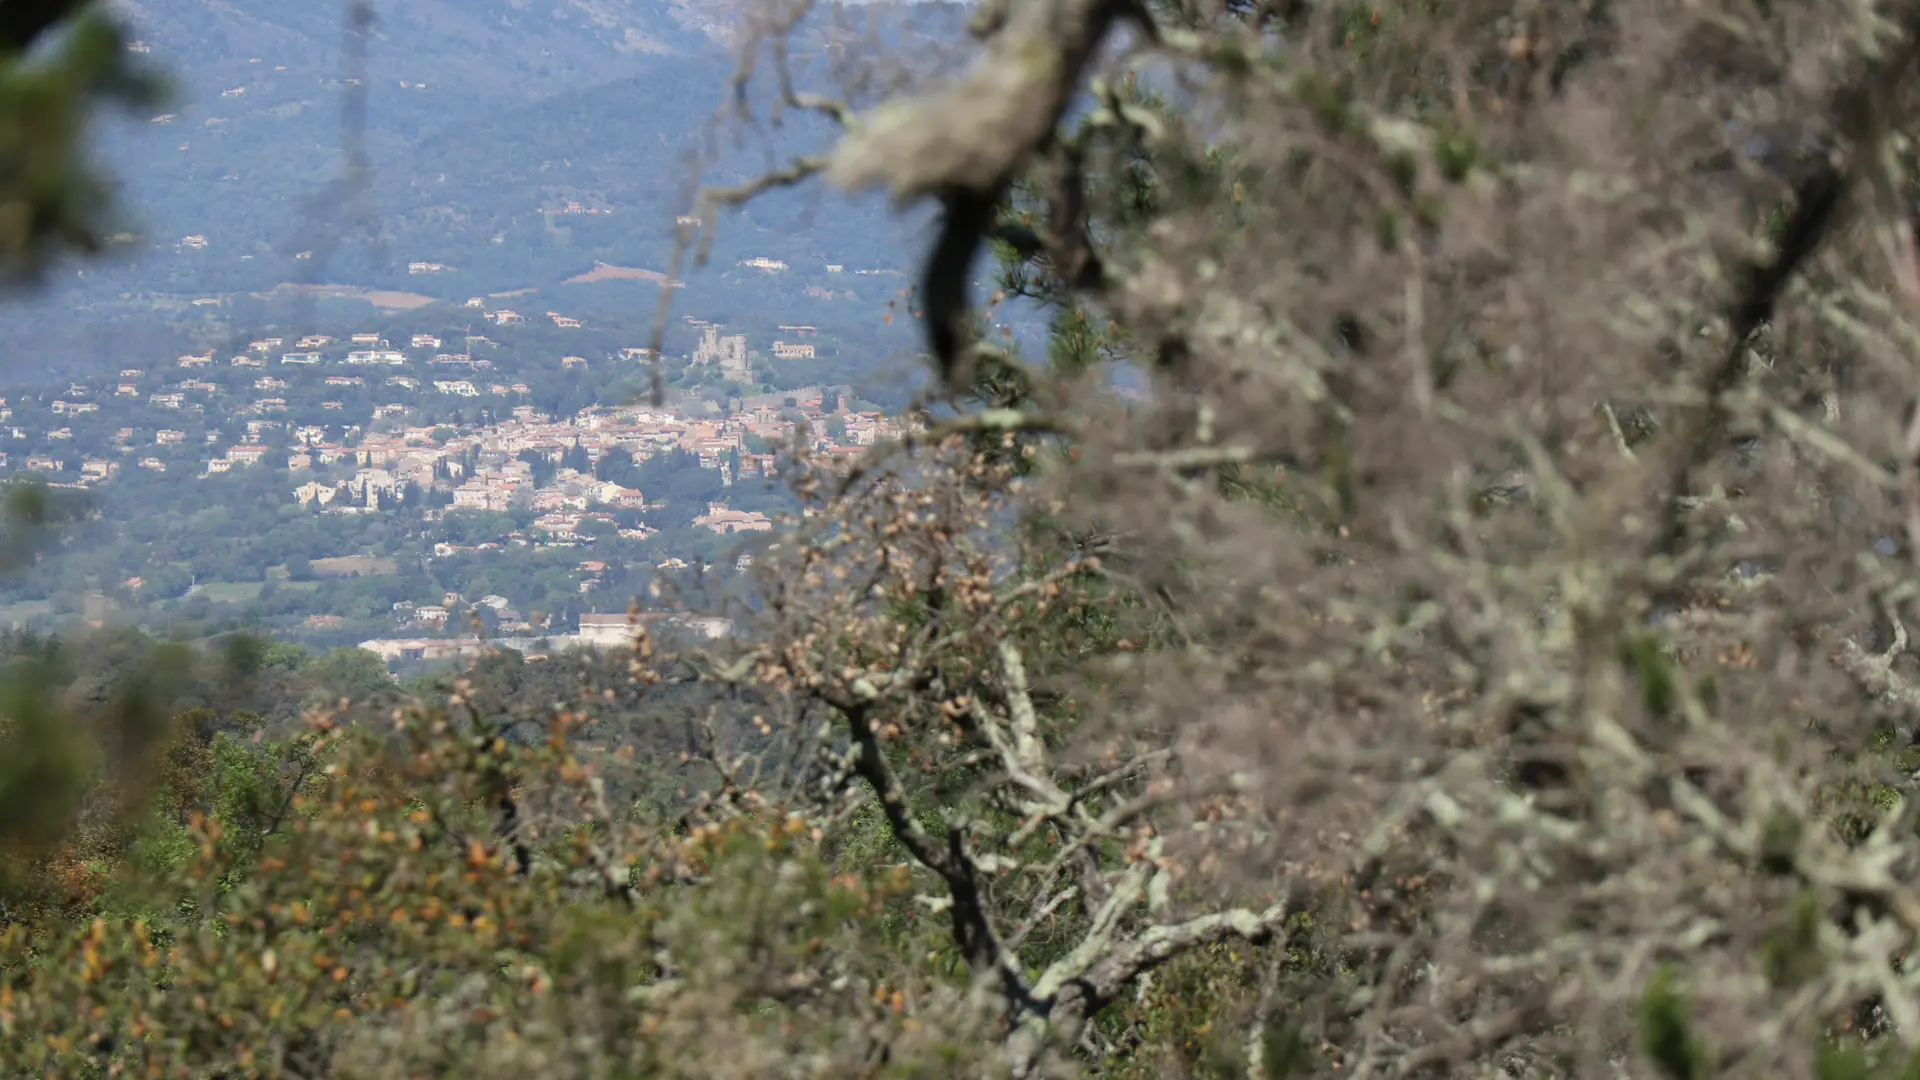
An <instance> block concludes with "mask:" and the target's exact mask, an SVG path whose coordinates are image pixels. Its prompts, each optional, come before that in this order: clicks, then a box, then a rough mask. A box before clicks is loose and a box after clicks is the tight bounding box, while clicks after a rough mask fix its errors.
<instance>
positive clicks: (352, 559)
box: [313, 555, 400, 577]
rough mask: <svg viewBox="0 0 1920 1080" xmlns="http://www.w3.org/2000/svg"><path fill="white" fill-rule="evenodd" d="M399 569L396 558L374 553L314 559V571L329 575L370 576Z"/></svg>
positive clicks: (390, 572) (395, 571)
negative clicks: (379, 555) (382, 556)
mask: <svg viewBox="0 0 1920 1080" xmlns="http://www.w3.org/2000/svg"><path fill="white" fill-rule="evenodd" d="M399 571H400V564H399V563H397V562H395V561H394V560H392V559H382V558H378V557H375V556H372V555H339V556H335V557H334V558H331V559H315V560H313V572H314V573H316V574H323V575H325V576H327V577H347V576H348V575H351V574H359V575H360V576H361V577H369V576H372V575H374V574H394V573H398V572H399Z"/></svg>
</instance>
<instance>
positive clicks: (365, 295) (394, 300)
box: [254, 284, 437, 311]
mask: <svg viewBox="0 0 1920 1080" xmlns="http://www.w3.org/2000/svg"><path fill="white" fill-rule="evenodd" d="M301 294H306V295H309V296H324V297H327V298H329V299H334V300H365V301H366V302H367V303H369V304H372V305H373V306H374V307H377V308H383V309H386V310H388V311H412V310H413V309H414V308H422V307H426V306H427V305H428V304H432V303H437V301H435V300H434V298H433V297H431V296H422V295H421V294H419V293H413V292H398V291H395V290H392V289H363V288H360V287H359V286H358V285H292V284H287V285H276V286H274V287H273V288H272V289H270V290H268V291H267V292H263V293H255V294H254V296H255V297H256V298H258V299H261V300H273V299H278V298H279V297H281V296H284V295H293V296H298V295H301Z"/></svg>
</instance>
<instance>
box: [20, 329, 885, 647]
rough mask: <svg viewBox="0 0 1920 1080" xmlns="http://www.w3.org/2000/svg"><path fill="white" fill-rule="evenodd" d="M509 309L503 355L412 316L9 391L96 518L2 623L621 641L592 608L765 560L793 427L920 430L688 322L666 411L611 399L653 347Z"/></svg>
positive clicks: (474, 336)
mask: <svg viewBox="0 0 1920 1080" xmlns="http://www.w3.org/2000/svg"><path fill="white" fill-rule="evenodd" d="M484 314H485V316H486V318H487V323H488V324H490V325H488V326H485V327H479V328H476V329H486V330H488V331H489V332H490V333H493V334H497V335H503V337H502V340H499V341H496V340H494V339H493V338H490V337H488V336H486V335H485V334H480V333H476V332H474V331H473V330H466V331H464V332H462V333H461V334H459V335H458V336H457V337H452V338H450V337H449V336H448V335H447V334H446V333H445V332H440V333H435V332H431V331H421V330H416V329H414V328H413V327H414V326H417V325H419V324H420V323H421V322H422V321H423V320H424V316H422V317H415V318H412V319H401V318H396V319H394V320H393V321H394V322H395V323H396V324H397V325H394V326H391V327H389V328H387V329H385V330H373V329H367V328H365V326H364V324H363V325H362V326H360V327H341V328H340V332H338V333H335V334H326V333H310V334H301V335H291V336H267V337H261V338H258V339H255V340H252V341H248V342H244V343H239V344H238V345H237V346H236V347H230V348H228V349H217V348H202V349H198V350H195V351H192V352H188V353H185V354H181V355H178V356H176V357H173V358H172V359H171V360H168V361H165V362H161V363H157V364H152V365H150V366H141V367H128V368H123V369H120V370H119V371H118V372H117V373H104V374H101V375H98V376H90V377H84V378H80V379H76V380H71V381H67V380H63V383H64V385H62V386H59V387H56V388H54V389H51V390H48V391H47V392H44V393H40V394H33V393H27V394H16V395H14V396H13V398H12V400H6V401H0V466H4V467H6V468H7V469H8V470H9V471H10V472H11V473H12V474H13V475H14V476H15V478H16V479H18V478H32V479H35V480H37V481H39V482H42V483H45V484H46V485H47V486H48V487H49V488H51V489H53V490H55V491H60V490H68V491H73V492H75V493H77V494H79V495H80V497H82V498H84V499H86V500H88V501H89V502H90V503H91V504H92V505H94V506H95V507H96V508H97V509H98V512H97V515H96V517H97V521H96V524H95V525H94V526H93V528H92V530H91V532H89V533H88V534H86V535H85V536H82V537H80V538H79V539H77V540H73V541H70V542H68V543H67V545H66V546H65V547H64V548H63V549H62V550H61V551H59V552H58V553H56V554H55V555H54V556H51V557H50V560H51V561H49V562H46V563H43V568H42V569H43V573H40V574H36V575H32V576H31V580H21V581H16V582H9V583H7V588H9V589H11V590H12V591H11V592H10V593H6V594H0V624H11V625H16V626H20V625H57V622H58V618H59V617H60V616H66V617H68V618H82V619H84V620H85V621H87V622H92V623H98V622H101V621H102V620H108V619H111V618H115V617H118V618H121V619H127V620H137V621H139V622H140V624H141V625H148V626H153V625H175V624H177V622H178V621H179V620H181V619H186V620H189V621H191V622H193V624H194V625H195V626H196V627H200V628H202V629H204V628H205V626H204V625H203V624H207V625H211V624H212V623H218V622H219V620H222V619H225V620H229V621H232V620H238V621H242V622H252V623H257V624H260V625H263V626H267V627H270V628H272V629H274V630H275V631H276V632H283V633H297V634H298V635H303V636H306V637H309V638H314V639H318V642H319V643H321V644H333V643H341V642H342V639H348V638H350V639H353V640H354V641H355V643H363V642H364V643H366V644H367V646H368V647H369V648H371V649H372V650H373V651H377V652H380V653H382V654H383V655H387V656H389V657H390V658H397V659H407V658H415V657H421V656H428V657H434V656H438V655H439V654H441V653H443V652H445V650H446V649H448V648H454V649H456V650H457V649H459V648H462V647H464V646H461V645H456V644H454V643H453V642H454V640H455V639H462V638H466V637H470V636H472V635H473V634H474V623H475V622H476V620H477V621H479V622H481V623H483V624H484V628H485V631H486V633H487V634H488V635H493V636H501V635H514V634H521V635H528V634H539V635H541V636H543V637H546V636H553V637H559V636H561V635H571V634H575V633H581V634H583V635H584V637H583V638H582V643H591V642H592V640H594V639H595V635H596V634H597V635H598V636H599V637H605V636H607V635H608V634H610V633H616V632H618V631H617V630H616V629H613V628H612V624H611V623H608V624H607V625H602V626H599V627H598V629H593V628H592V627H590V625H589V624H592V623H593V622H594V616H596V615H597V614H600V613H597V612H595V611H594V610H593V609H594V608H595V607H597V606H601V605H605V606H607V607H609V608H612V607H616V606H617V607H618V608H619V609H620V610H621V611H624V607H625V601H626V599H627V598H629V597H631V596H633V595H635V594H636V591H637V590H638V589H640V588H643V587H644V585H645V583H646V582H647V581H648V580H650V579H651V578H652V577H653V576H654V575H655V574H657V573H659V572H662V571H675V570H681V569H687V568H690V567H691V568H694V569H699V568H701V567H709V566H710V567H713V568H715V569H718V570H723V571H736V570H739V569H743V568H744V567H745V566H746V565H747V562H748V558H747V556H744V555H741V554H739V551H741V550H744V549H745V548H750V547H752V546H753V545H754V544H755V543H765V542H768V541H769V540H770V539H771V538H770V537H768V538H765V539H760V540H757V541H756V540H755V534H766V533H771V532H772V531H773V530H774V529H775V525H776V520H777V517H778V515H779V514H780V512H781V511H782V510H783V509H784V507H785V505H786V501H785V498H784V494H783V493H782V492H780V491H779V490H778V485H777V484H776V483H774V479H775V477H776V475H777V471H778V469H777V462H778V454H779V453H780V451H781V450H782V449H783V448H785V447H788V446H791V445H794V440H796V438H797V439H798V441H799V443H800V444H803V445H805V446H807V447H808V448H809V449H810V450H811V451H813V452H815V453H817V454H820V455H826V456H833V455H852V454H857V453H859V452H861V451H862V449H863V448H865V447H867V446H870V445H872V444H873V443H875V442H876V441H882V440H886V439H888V438H890V437H893V436H895V435H897V434H899V430H900V429H899V426H898V422H897V421H895V420H893V419H891V418H889V417H888V415H887V414H886V413H885V412H884V411H883V410H881V409H880V408H878V407H877V406H872V405H870V404H867V403H864V402H861V401H859V400H858V399H857V398H856V397H855V394H854V390H853V388H852V387H849V386H844V385H827V386H822V385H790V384H791V383H792V381H793V378H794V376H795V375H796V373H798V372H799V371H800V370H801V369H800V366H801V365H805V364H806V363H808V362H810V361H812V360H813V359H814V355H815V351H816V348H817V346H816V345H815V344H814V343H813V342H812V341H808V340H805V339H807V338H809V337H811V336H812V333H813V330H812V328H811V327H800V326H795V327H782V328H781V334H782V335H783V336H782V339H780V340H776V341H774V342H772V343H771V345H772V348H771V349H769V350H768V352H772V353H774V356H773V357H769V356H767V355H765V354H763V353H762V352H761V351H759V350H757V349H752V348H750V347H749V341H748V338H747V336H746V335H744V334H729V333H725V332H724V331H725V328H724V327H720V326H716V325H712V324H708V323H705V322H702V321H700V320H696V319H687V320H686V322H687V323H688V324H689V326H688V328H687V329H688V330H689V331H691V332H692V333H693V334H694V335H695V340H694V342H693V345H692V348H691V349H689V353H690V355H689V356H685V357H672V358H667V359H666V360H664V361H663V362H664V363H665V365H666V368H667V371H668V373H669V377H670V380H671V383H672V387H673V390H672V393H671V394H670V398H669V403H668V404H667V405H665V406H663V407H658V408H655V407H649V406H646V405H627V404H612V405H609V404H600V403H601V402H607V401H615V402H619V401H635V400H639V399H641V398H642V397H643V396H644V395H643V393H642V392H641V388H642V387H644V385H645V382H646V378H647V375H648V373H649V360H650V359H651V358H650V356H649V355H648V354H647V352H646V350H644V349H639V348H630V347H594V345H595V344H596V343H597V344H599V345H600V346H605V345H606V343H607V342H609V341H611V340H613V339H612V338H611V337H610V336H608V335H606V334H602V335H600V336H599V337H597V338H596V337H594V336H593V335H591V334H590V333H585V334H583V331H582V330H581V329H580V328H579V327H578V325H577V324H578V320H574V319H570V318H569V317H567V316H565V315H561V314H558V313H549V314H548V315H547V316H545V317H544V318H543V319H542V320H541V322H542V323H543V324H547V325H546V329H547V333H548V335H549V336H548V337H545V338H537V339H536V338H527V339H524V340H519V341H511V340H508V338H510V337H512V336H515V335H516V334H517V333H518V332H517V331H516V330H513V329H496V328H497V327H519V326H523V325H524V324H525V322H526V320H525V318H524V317H523V316H519V315H517V314H515V313H514V312H511V311H506V310H489V311H486V312H484ZM556 332H557V333H558V334H559V335H561V336H560V337H559V338H558V339H556V338H554V337H553V336H551V335H553V334H554V333H556ZM570 335H571V336H570ZM629 340H630V338H629ZM556 344H557V345H558V347H557V348H556V347H555V346H556ZM569 347H576V348H579V349H580V352H578V353H573V352H565V351H563V350H564V349H565V348H569ZM781 378H785V379H786V381H787V382H788V383H789V385H787V386H785V387H784V388H782V387H781V386H780V385H779V382H778V381H777V380H779V379H781ZM249 515H250V516H249ZM238 516H246V520H247V522H248V523H247V524H246V525H245V527H241V525H240V524H239V522H237V521H236V520H235V519H236V517H238ZM703 538H704V539H703ZM35 588H37V589H38V591H37V592H30V591H28V590H30V589H35ZM116 613H117V614H116ZM619 620H620V622H621V624H624V614H621V615H620V616H619ZM209 621H211V622H209ZM605 621H606V620H604V619H602V620H601V622H605ZM382 631H384V633H381V632H382ZM394 631H400V632H402V633H403V634H406V635H412V637H398V636H396V635H394V633H393V632H394ZM369 632H372V635H370V633H369ZM356 635H358V636H357V637H356ZM373 635H378V636H377V637H373ZM423 635H424V637H425V638H426V639H430V640H444V641H445V642H446V644H444V645H434V646H428V645H423V644H418V643H417V642H418V641H419V640H420V639H421V637H422V636H423ZM370 637H373V640H369V638H370ZM393 642H400V644H393ZM409 642H415V643H412V644H409Z"/></svg>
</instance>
